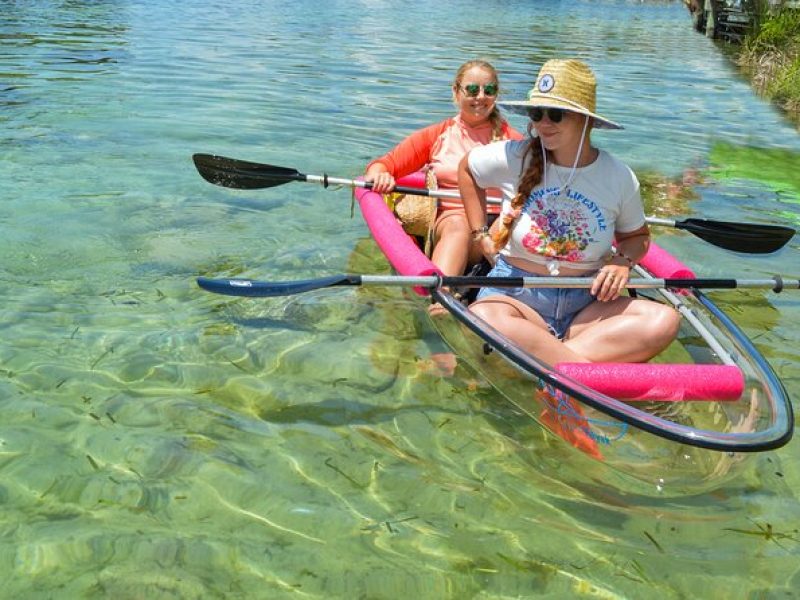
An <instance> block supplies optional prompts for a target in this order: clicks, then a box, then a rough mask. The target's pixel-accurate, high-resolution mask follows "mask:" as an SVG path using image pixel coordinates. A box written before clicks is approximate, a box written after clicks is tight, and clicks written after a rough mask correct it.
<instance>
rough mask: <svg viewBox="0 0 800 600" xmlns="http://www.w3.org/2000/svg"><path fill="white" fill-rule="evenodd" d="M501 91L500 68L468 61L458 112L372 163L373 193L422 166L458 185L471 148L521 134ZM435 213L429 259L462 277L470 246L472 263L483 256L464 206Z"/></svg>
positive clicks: (442, 183)
mask: <svg viewBox="0 0 800 600" xmlns="http://www.w3.org/2000/svg"><path fill="white" fill-rule="evenodd" d="M499 92H500V87H499V82H498V76H497V71H496V70H495V68H494V67H493V66H492V65H491V64H489V63H488V62H486V61H483V60H470V61H468V62H465V63H464V64H463V65H461V67H459V69H458V71H457V72H456V76H455V81H454V82H453V86H452V93H453V101H454V102H455V104H456V106H457V107H458V109H459V112H458V114H457V115H456V116H455V117H451V118H448V119H445V120H444V121H442V122H440V123H436V124H434V125H430V126H428V127H425V128H424V129H420V130H419V131H416V132H414V133H413V134H411V135H410V136H408V137H407V138H406V139H404V140H403V141H402V142H400V143H399V144H398V145H397V146H396V147H395V148H394V149H392V150H391V151H390V152H388V153H387V154H385V155H384V156H382V157H380V158H378V159H376V160H374V161H372V162H371V163H370V164H369V165H368V166H367V171H366V174H365V177H364V179H365V180H367V181H372V182H373V187H372V189H373V190H374V191H376V192H379V193H387V192H390V191H392V190H393V189H394V186H395V179H396V178H399V177H402V176H404V175H410V174H411V173H415V172H417V171H419V170H421V169H423V168H424V169H426V170H427V171H428V173H429V174H432V175H434V176H435V184H436V186H438V187H440V188H443V189H455V188H457V187H458V175H457V171H458V164H459V161H460V160H461V158H462V157H463V156H464V155H465V154H466V153H467V152H468V151H469V150H470V149H472V148H474V147H476V146H479V145H482V144H487V143H489V142H491V141H495V140H509V139H517V140H518V139H522V138H523V135H522V134H521V133H519V132H518V131H516V130H515V129H514V128H513V127H511V126H510V125H509V124H508V123H507V122H506V120H505V119H503V118H502V116H501V115H500V111H499V110H498V109H497V105H496V103H495V101H496V99H497V95H498V94H499ZM429 187H432V184H429ZM433 217H434V219H435V220H434V219H430V221H431V223H430V224H431V226H432V228H433V231H432V233H433V241H434V242H435V246H434V249H433V254H432V256H431V260H432V261H433V262H434V264H436V266H437V267H439V268H440V269H441V270H442V272H443V273H444V274H445V275H461V274H462V273H463V272H464V269H465V268H466V266H467V262H468V255H469V254H470V248H471V247H472V249H473V250H472V256H473V259H474V260H473V262H478V261H479V260H480V258H481V251H480V249H479V248H478V245H477V244H471V241H470V234H469V227H468V226H467V220H466V217H465V216H464V206H463V204H462V203H461V202H460V201H459V200H446V201H444V200H443V201H441V202H440V203H439V206H438V210H437V211H436V214H435V215H433ZM483 218H484V220H485V218H486V216H485V215H484V217H483ZM406 230H407V231H408V228H407V229H406Z"/></svg>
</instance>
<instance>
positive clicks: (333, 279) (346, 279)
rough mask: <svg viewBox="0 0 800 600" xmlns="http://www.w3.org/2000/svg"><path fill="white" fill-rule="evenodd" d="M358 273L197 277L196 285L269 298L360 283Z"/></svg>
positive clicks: (227, 292)
mask: <svg viewBox="0 0 800 600" xmlns="http://www.w3.org/2000/svg"><path fill="white" fill-rule="evenodd" d="M360 284H361V277H360V276H358V275H331V276H329V277H320V278H319V279H303V280H300V281H255V280H253V279H209V278H208V277H198V278H197V285H199V286H200V287H201V288H203V289H204V290H206V291H209V292H214V293H215V294H224V295H226V296H249V297H251V298H271V297H274V296H291V295H293V294H302V293H303V292H311V291H314V290H319V289H322V288H327V287H336V286H340V285H360Z"/></svg>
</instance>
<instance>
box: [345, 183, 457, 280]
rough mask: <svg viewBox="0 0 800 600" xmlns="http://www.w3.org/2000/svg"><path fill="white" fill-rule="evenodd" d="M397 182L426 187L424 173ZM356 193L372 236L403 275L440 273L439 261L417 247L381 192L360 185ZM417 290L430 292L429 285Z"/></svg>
mask: <svg viewBox="0 0 800 600" xmlns="http://www.w3.org/2000/svg"><path fill="white" fill-rule="evenodd" d="M417 176H418V177H419V180H418V181H417V179H416V178H417ZM397 184H398V185H407V186H413V187H423V188H424V187H425V177H424V175H422V174H416V173H415V174H414V175H410V176H408V177H403V178H401V179H400V180H399V181H398V182H397ZM355 196H356V200H358V204H359V206H360V207H361V214H362V216H363V217H364V221H366V223H367V227H369V230H370V231H371V232H372V237H373V238H374V239H375V241H376V242H377V243H378V246H379V247H380V249H381V251H382V252H383V254H384V255H385V256H386V258H388V259H389V262H390V263H391V265H392V266H393V267H394V268H395V270H396V271H397V272H398V273H399V274H400V275H410V276H427V275H433V274H436V273H439V274H441V271H440V270H439V269H438V268H437V267H436V265H434V264H433V263H432V262H431V261H430V259H429V258H428V257H427V256H425V254H424V253H423V252H422V251H421V250H420V249H419V248H418V247H417V244H416V243H415V242H414V239H413V238H412V237H411V236H409V235H408V234H407V233H406V232H405V231H403V228H402V227H401V226H400V223H398V222H397V218H396V217H395V216H394V214H393V213H392V211H391V210H389V207H388V206H387V205H386V202H384V200H383V196H381V194H376V193H374V192H373V191H371V190H367V189H364V188H357V189H356V191H355ZM414 291H415V292H417V293H418V294H420V295H421V296H427V295H428V294H429V292H428V290H427V289H426V288H421V287H415V288H414Z"/></svg>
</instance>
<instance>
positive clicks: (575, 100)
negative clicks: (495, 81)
mask: <svg viewBox="0 0 800 600" xmlns="http://www.w3.org/2000/svg"><path fill="white" fill-rule="evenodd" d="M596 92H597V80H596V79H595V77H594V73H592V70H591V69H590V68H589V66H588V65H587V64H586V63H584V62H582V61H580V60H574V59H569V60H562V59H553V60H548V61H547V62H546V63H544V64H543V65H542V68H541V69H540V70H539V76H538V77H537V78H536V85H534V86H533V89H532V90H531V91H530V92H528V99H527V100H516V101H506V102H498V103H497V104H498V105H499V106H500V107H501V108H505V109H508V110H510V111H511V112H513V113H517V114H520V115H529V112H530V109H532V108H563V109H564V110H570V111H572V112H577V113H581V114H583V115H589V116H590V117H592V118H593V119H594V126H595V127H596V128H601V129H622V125H619V124H617V123H614V121H609V120H608V119H605V118H603V117H601V116H600V115H598V114H597V113H595V108H596Z"/></svg>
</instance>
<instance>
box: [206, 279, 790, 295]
mask: <svg viewBox="0 0 800 600" xmlns="http://www.w3.org/2000/svg"><path fill="white" fill-rule="evenodd" d="M593 282H594V279H592V278H591V277H471V276H464V277H446V276H438V275H427V276H402V275H330V276H328V277H321V278H318V279H305V280H296V281H256V280H252V279H209V278H207V277H199V278H198V279H197V283H198V285H199V286H200V287H201V288H203V289H205V290H208V291H210V292H214V293H217V294H226V295H228V296H251V297H261V298H266V297H272V296H290V295H293V294H300V293H304V292H311V291H314V290H319V289H324V288H331V287H340V286H362V285H367V286H369V285H380V286H415V287H422V288H438V287H441V286H447V287H512V288H521V287H530V288H534V287H535V288H588V287H591V286H592V284H593ZM626 287H628V288H634V289H645V288H651V289H652V288H656V289H661V288H705V289H733V288H767V289H771V290H772V291H774V292H780V291H782V290H783V289H786V288H797V289H800V280H797V279H787V280H784V279H783V278H781V277H780V276H775V277H774V278H772V279H649V278H648V279H630V280H629V281H628V283H627V285H626Z"/></svg>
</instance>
